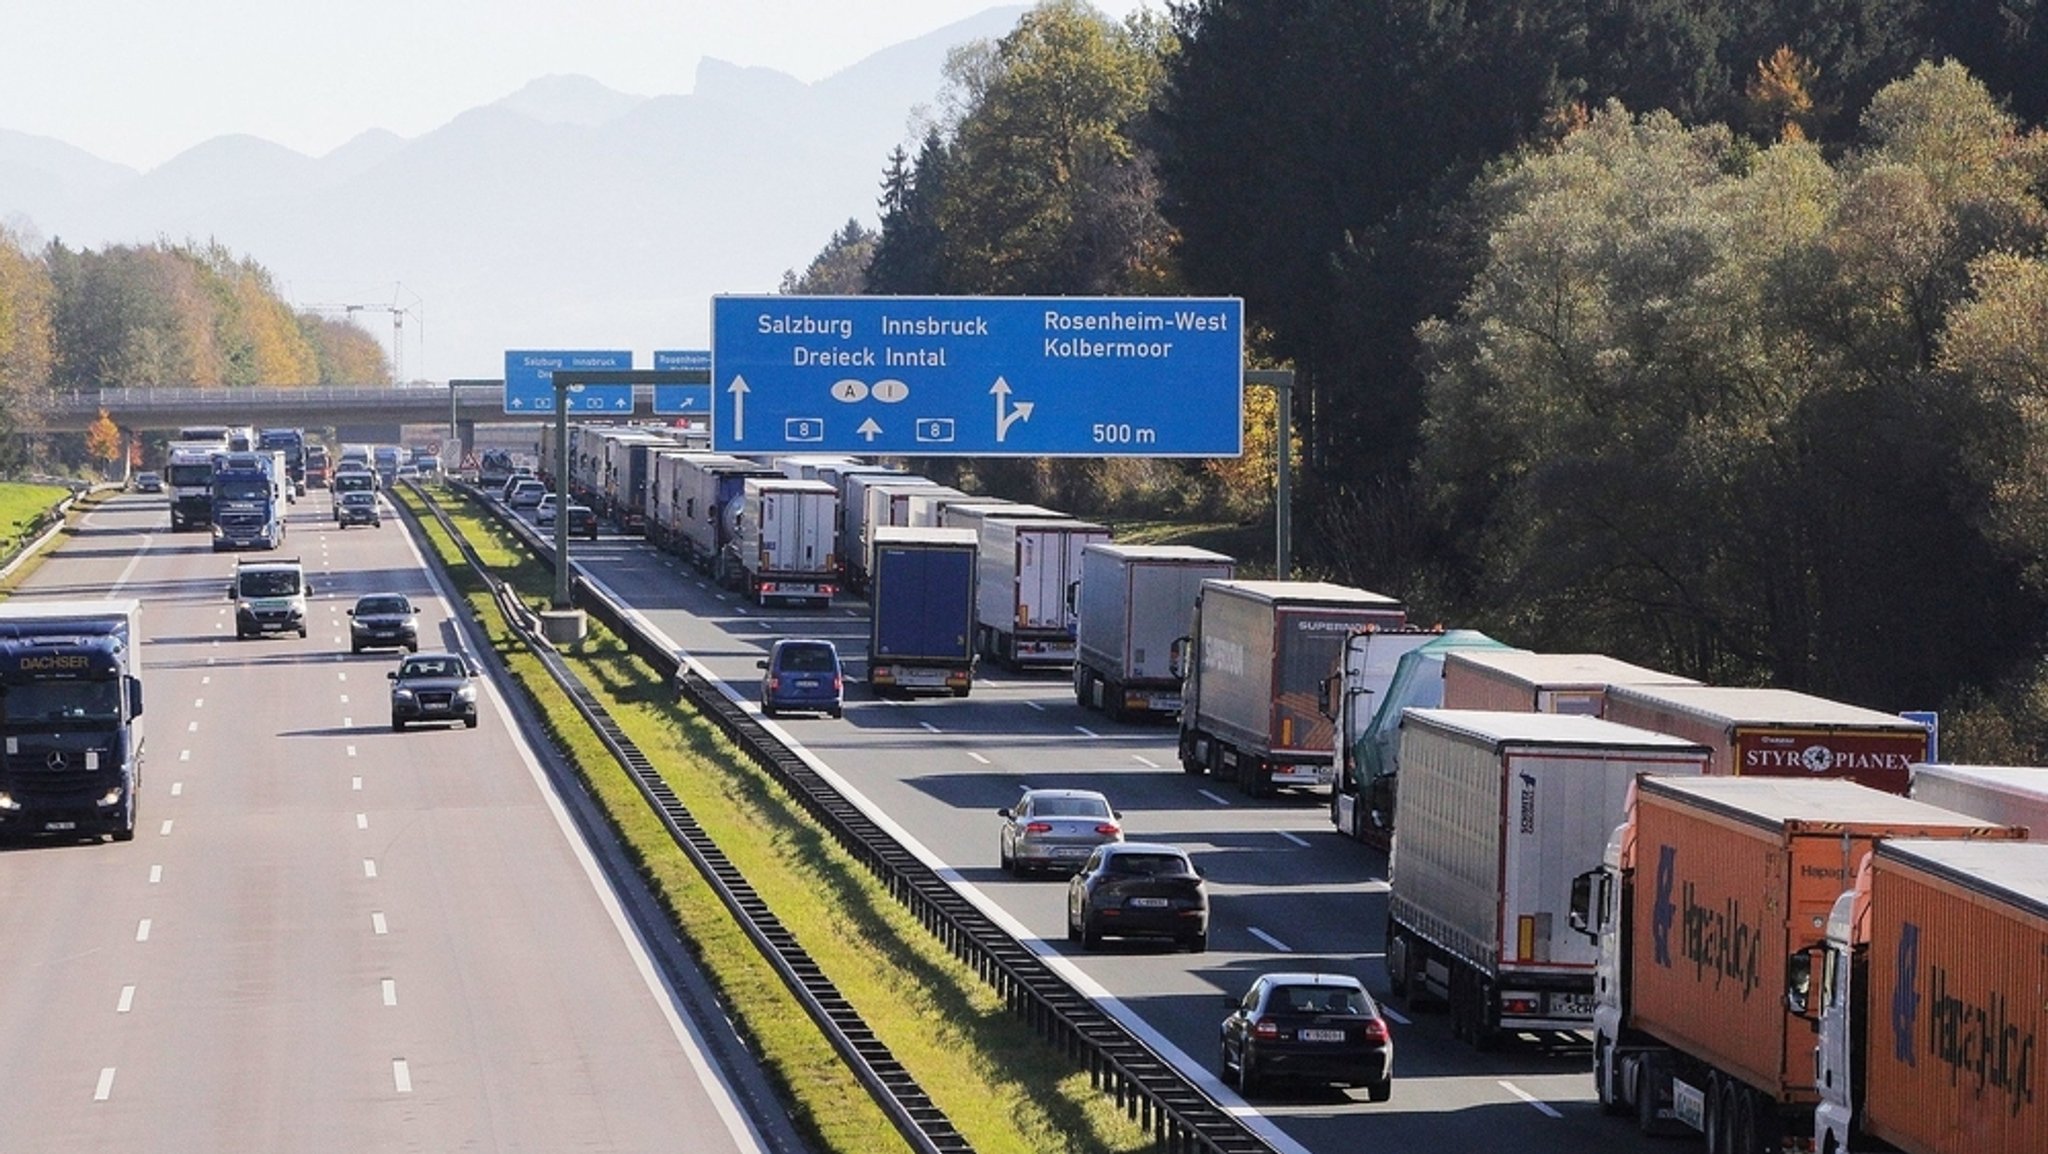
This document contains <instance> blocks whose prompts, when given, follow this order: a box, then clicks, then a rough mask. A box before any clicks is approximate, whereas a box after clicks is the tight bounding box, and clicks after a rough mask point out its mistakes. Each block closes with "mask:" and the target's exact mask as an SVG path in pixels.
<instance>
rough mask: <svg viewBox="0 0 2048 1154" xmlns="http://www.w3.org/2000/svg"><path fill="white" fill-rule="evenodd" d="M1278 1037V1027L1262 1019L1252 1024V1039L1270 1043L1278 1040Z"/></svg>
mask: <svg viewBox="0 0 2048 1154" xmlns="http://www.w3.org/2000/svg"><path fill="white" fill-rule="evenodd" d="M1279 1036H1280V1027H1279V1026H1276V1025H1274V1024H1273V1023H1272V1022H1269V1021H1266V1020H1265V1019H1263V1018H1262V1019H1260V1020H1259V1021H1256V1022H1253V1023H1252V1037H1254V1038H1264V1039H1266V1040H1267V1041H1269V1042H1270V1041H1273V1040H1274V1039H1276V1038H1278V1037H1279Z"/></svg>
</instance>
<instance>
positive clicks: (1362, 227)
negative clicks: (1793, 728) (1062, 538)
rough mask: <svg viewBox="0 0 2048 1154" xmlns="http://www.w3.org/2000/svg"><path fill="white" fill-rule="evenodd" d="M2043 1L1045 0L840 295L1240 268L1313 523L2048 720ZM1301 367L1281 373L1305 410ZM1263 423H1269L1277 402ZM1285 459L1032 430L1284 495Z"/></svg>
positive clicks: (845, 258) (1947, 704)
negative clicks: (1154, 8)
mask: <svg viewBox="0 0 2048 1154" xmlns="http://www.w3.org/2000/svg"><path fill="white" fill-rule="evenodd" d="M2042 25H2043V19H2042V13H2041V11H2040V6H2039V5H2038V4H2037V3H2033V2H2021V3H2012V2H2007V3H1993V2H1988V0H1971V2H1967V3H1945V2H1927V3H1915V2H1912V0H1797V2H1784V0H1779V2H1770V0H1747V2H1743V0H1736V2H1729V3H1720V4H1699V3H1688V4H1661V3H1660V4H1619V3H1611V2H1605V0H1596V2H1586V0H1580V2H1577V3H1562V4H1559V3H1535V2H1533V0H1531V2H1520V3H1517V2H1507V0H1502V2H1492V3H1488V2H1473V3H1464V4H1441V3H1435V2H1432V0H1389V2H1387V3H1379V4H1370V5H1365V4H1356V3H1350V2H1346V0H1198V2H1192V3H1186V4H1176V5H1174V6H1172V10H1171V13H1170V16H1167V17H1157V16H1151V17H1147V16H1141V17H1138V18H1135V19H1133V20H1132V21H1131V22H1129V23H1126V24H1115V23H1112V22H1110V21H1107V20H1105V19H1104V18H1102V17H1101V16H1100V15H1099V14H1098V13H1096V12H1095V11H1094V10H1093V9H1092V8H1090V7H1088V6H1087V5H1086V4H1085V3H1083V2H1081V0H1047V2H1046V3H1043V4H1041V5H1039V6H1038V7H1036V8H1034V9H1033V10H1031V11H1030V12H1029V13H1028V14H1027V15H1026V16H1025V18H1024V19H1023V21H1022V22H1021V23H1020V24H1019V26H1018V28H1017V30H1016V31H1015V32H1014V33H1012V34H1011V35H1010V36H1008V37H1006V38H1004V39H1003V40H1001V41H999V42H994V43H986V44H982V45H978V46H974V47H971V48H968V49H964V50H962V51H960V52H959V53H957V54H956V55H955V57H954V58H953V60H952V61H951V64H950V67H949V77H950V79H951V83H952V88H951V92H950V97H951V99H950V101H949V102H948V103H947V105H946V107H947V108H948V109H949V110H950V111H949V113H948V115H946V116H945V117H943V118H941V119H940V120H939V122H938V123H936V124H935V125H934V126H933V127H932V129H931V131H930V132H929V133H928V135H927V136H926V137H925V139H924V140H923V142H922V144H921V146H920V147H919V148H918V149H916V150H915V152H914V153H913V152H912V151H911V150H907V149H906V150H899V151H898V152H897V153H895V154H894V155H892V156H890V157H887V158H885V160H884V162H883V165H882V173H881V178H880V193H879V196H880V204H881V208H882V218H881V229H880V232H879V234H878V235H877V234H874V233H871V232H869V231H867V230H864V229H862V228H860V227H859V226H858V225H857V224H852V223H850V224H849V225H848V227H847V228H846V229H843V230H842V231H841V232H840V233H839V234H837V235H835V236H834V237H833V238H832V239H831V241H830V243H828V244H827V245H826V247H825V250H824V251H823V252H821V254H820V256H819V258H818V260H817V262H816V263H815V264H814V265H813V267H812V268H811V269H809V270H806V271H805V272H804V273H803V274H801V275H798V274H792V275H791V276H790V277H789V278H788V281H787V283H786V287H787V288H788V289H790V290H791V291H799V292H870V293H907V294H919V295H926V294H941V293H947V294H951V293H1003V294H1061V293H1068V294H1084V295H1092V294H1111V293H1150V292H1171V293H1191V294H1202V295H1211V294H1213V295H1231V296H1242V297H1243V298H1244V299H1245V301H1246V306H1247V313H1248V323H1250V324H1251V325H1252V327H1253V332H1252V346H1253V349H1254V353H1253V359H1254V364H1255V365H1256V366H1268V365H1286V366H1291V367H1293V368H1294V369H1295V370H1296V371H1297V373H1298V374H1299V379H1300V382H1301V387H1299V388H1298V389H1297V391H1296V395H1295V402H1294V403H1295V410H1294V414H1293V415H1294V418H1295V422H1296V426H1295V427H1296V429H1297V430H1298V431H1299V437H1300V443H1299V446H1298V456H1299V459H1300V460H1301V462H1302V470H1301V473H1300V474H1299V476H1300V478H1301V487H1300V489H1299V490H1298V494H1297V502H1296V515H1297V526H1298V530H1299V531H1298V532H1297V535H1296V541H1297V545H1296V550H1297V556H1298V557H1300V558H1302V559H1304V560H1305V562H1306V565H1307V567H1308V568H1310V569H1312V570H1313V571H1315V572H1317V573H1320V574H1323V575H1328V576H1332V577H1336V578H1340V579H1344V580H1349V581H1355V582H1358V583H1361V584H1364V585H1367V586H1370V587H1373V588H1376V589H1380V590H1383V591H1387V592H1392V593H1397V594H1400V595H1402V596H1403V597H1405V598H1407V599H1408V600H1409V601H1410V602H1411V603H1412V604H1414V605H1415V606H1416V607H1417V608H1418V610H1419V611H1420V613H1421V615H1423V616H1426V617H1430V618H1439V619H1442V620H1445V621H1449V622H1454V623H1457V624H1462V625H1472V626H1477V627H1479V628H1483V629H1487V630H1490V631H1493V632H1495V633H1497V634H1498V635H1499V636H1501V637H1503V638H1504V639H1506V640H1509V641H1512V642H1514V643H1516V644H1520V645H1526V646H1530V647H1533V648H1539V649H1550V650H1567V649H1569V650H1599V651H1604V652H1609V653H1613V654H1616V655H1618V656H1622V657H1625V658H1629V659H1633V660H1637V661H1642V662H1645V663H1648V664H1652V665H1656V666H1660V667H1664V668H1668V669H1671V670H1674V671H1676V672H1682V673H1687V674H1691V675H1693V676H1698V677H1702V678H1706V679H1710V680H1714V681H1717V682H1723V683H1731V684H1733V683H1775V684H1783V685H1790V686H1795V687H1800V688H1806V689H1811V690H1814V691H1817V692H1821V693H1826V694H1830V695H1835V696H1840V697H1844V698H1847V699H1850V700H1854V701H1857V702H1859V703H1863V704H1868V705H1874V706H1879V707H1883V708H1924V707H1930V706H1940V707H1944V708H1945V709H1946V710H1947V711H1948V717H1949V732H1950V733H1951V735H1952V736H1953V737H1954V740H1955V741H1957V742H1960V743H1961V744H1960V747H1958V746H1957V745H1955V744H1951V745H1949V746H1947V747H1945V748H1946V751H1947V752H1950V753H1956V752H1963V753H1966V754H1968V755H1972V756H1977V757H1982V758H2021V757H2025V758H2030V759H2031V758H2038V757H2039V756H2041V755H2042V754H2043V753H2044V752H2048V704H2044V701H2048V696H2044V695H2048V678H2044V676H2043V673H2042V668H2041V657H2042V652H2043V642H2044V640H2048V630H2044V626H2043V621H2044V613H2043V610H2044V608H2048V603H2044V593H2048V585H2044V580H2043V579H2044V577H2048V571H2044V568H2043V564H2042V557H2043V555H2044V553H2048V529H2044V528H2042V526H2043V523H2044V522H2043V518H2042V516H2041V513H2042V512H2043V511H2044V507H2048V491H2044V489H2048V481H2044V479H2043V476H2042V474H2043V470H2042V466H2043V465H2044V464H2048V406H2044V401H2048V395H2044V394H2048V293H2044V292H2043V289H2044V288H2048V263H2044V249H2043V238H2044V236H2048V146H2044V143H2043V137H2042V135H2041V132H2040V128H2039V125H2040V122H2041V118H2042V116H2043V114H2044V111H2048V52H2044V50H2043V49H2044V38H2048V27H2043V26H2042ZM1269 419H1270V409H1267V410H1265V411H1264V412H1260V413H1258V414H1257V415H1256V416H1255V418H1254V423H1255V425H1256V427H1259V428H1270V425H1268V424H1266V422H1267V421H1268V420H1269ZM1248 443H1249V442H1248ZM1271 448H1272V442H1271V439H1270V436H1268V437H1267V438H1266V440H1265V441H1264V442H1263V444H1262V445H1258V446H1255V449H1257V451H1256V452H1255V453H1254V454H1253V455H1252V456H1251V457H1249V458H1248V459H1247V460H1246V461H1242V462H1236V463H1228V464H1211V465H1207V466H1202V465H1180V464H1158V463H1153V464H1131V463H1111V462H1101V461H1096V462H1041V463H1028V462H1026V463H1018V462H996V463H991V464H987V465H982V466H979V467H977V468H976V470H975V471H976V473H977V480H979V481H981V482H982V483H984V484H987V485H989V486H990V487H992V488H994V489H996V490H997V491H1004V492H1012V493H1014V494H1015V495H1019V496H1033V497H1038V498H1042V499H1044V500H1047V501H1051V502H1054V503H1058V504H1060V505H1062V506H1063V507H1068V508H1074V509H1077V510H1081V511H1087V512H1109V511H1116V510H1122V511H1125V512H1134V511H1164V512H1176V511H1178V512H1205V513H1211V514H1213V513H1216V512H1228V513H1232V514H1235V515H1246V514H1255V513H1256V512H1258V511H1259V506H1261V505H1262V503H1263V502H1264V500H1265V499H1266V496H1267V494H1269V493H1270V484H1271V480H1270V478H1271V458H1270V451H1271Z"/></svg>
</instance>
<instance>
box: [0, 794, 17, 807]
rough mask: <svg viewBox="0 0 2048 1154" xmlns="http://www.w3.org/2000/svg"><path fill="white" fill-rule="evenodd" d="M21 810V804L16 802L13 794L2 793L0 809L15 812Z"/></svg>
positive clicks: (0, 795)
mask: <svg viewBox="0 0 2048 1154" xmlns="http://www.w3.org/2000/svg"><path fill="white" fill-rule="evenodd" d="M20 808H21V803H20V802H18V801H16V800H14V795H13V794H11V793H0V809H6V810H15V809H20Z"/></svg>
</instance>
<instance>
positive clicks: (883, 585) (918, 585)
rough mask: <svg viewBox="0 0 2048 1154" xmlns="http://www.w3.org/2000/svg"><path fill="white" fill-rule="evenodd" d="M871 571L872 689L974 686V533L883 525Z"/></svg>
mask: <svg viewBox="0 0 2048 1154" xmlns="http://www.w3.org/2000/svg"><path fill="white" fill-rule="evenodd" d="M872 543H873V546H874V560H873V562H872V565H873V568H872V571H871V572H870V573H869V574H868V581H869V587H868V592H869V600H870V604H871V610H870V612H869V613H868V685H869V686H870V687H871V688H872V689H874V691H875V692H876V693H877V694H878V695H879V694H884V693H896V694H906V695H907V694H909V693H912V692H924V691H938V692H946V693H951V694H952V695H953V696H955V697H965V696H967V695H968V693H969V692H970V691H971V690H972V688H973V686H974V581H975V570H974V534H972V533H969V532H967V531H966V530H964V529H919V528H913V527H911V526H908V525H884V526H882V527H880V528H878V529H876V530H875V531H874V533H873V535H872Z"/></svg>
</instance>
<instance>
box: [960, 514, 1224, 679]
mask: <svg viewBox="0 0 2048 1154" xmlns="http://www.w3.org/2000/svg"><path fill="white" fill-rule="evenodd" d="M955 508H956V509H957V508H958V506H955ZM1236 575H1237V562H1236V561H1235V560H1232V559H1231V558H1229V557H1227V556H1225V555H1223V554H1221V553H1215V552H1211V551H1210V550H1207V549H1197V548H1195V547H1193V546H1191V545H1119V544H1116V543H1114V542H1108V541H1095V542H1090V543H1088V544H1087V545H1085V546H1083V547H1082V549H1081V585H1080V589H1079V590H1078V591H1077V593H1076V597H1075V601H1076V605H1075V611H1076V612H1075V624H1074V699H1075V700H1076V701H1078V702H1079V703H1080V704H1081V706H1082V707H1083V708H1085V709H1095V710H1100V711H1102V712H1104V713H1107V714H1108V715H1109V716H1111V717H1114V718H1119V719H1121V718H1125V717H1130V716H1134V715H1136V716H1143V715H1146V714H1154V715H1160V716H1168V717H1170V716H1172V715H1173V714H1174V713H1177V712H1179V710H1180V678H1179V677H1176V676H1174V672H1173V643H1174V642H1175V641H1177V640H1179V639H1180V638H1181V637H1183V636H1185V635H1186V634H1187V631H1188V615H1189V614H1190V613H1192V612H1193V611H1194V608H1195V596H1196V595H1197V594H1198V593H1200V592H1201V590H1202V582H1204V581H1207V580H1212V579H1213V580H1218V581H1228V580H1229V579H1230V578H1232V577H1234V576H1236Z"/></svg>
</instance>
